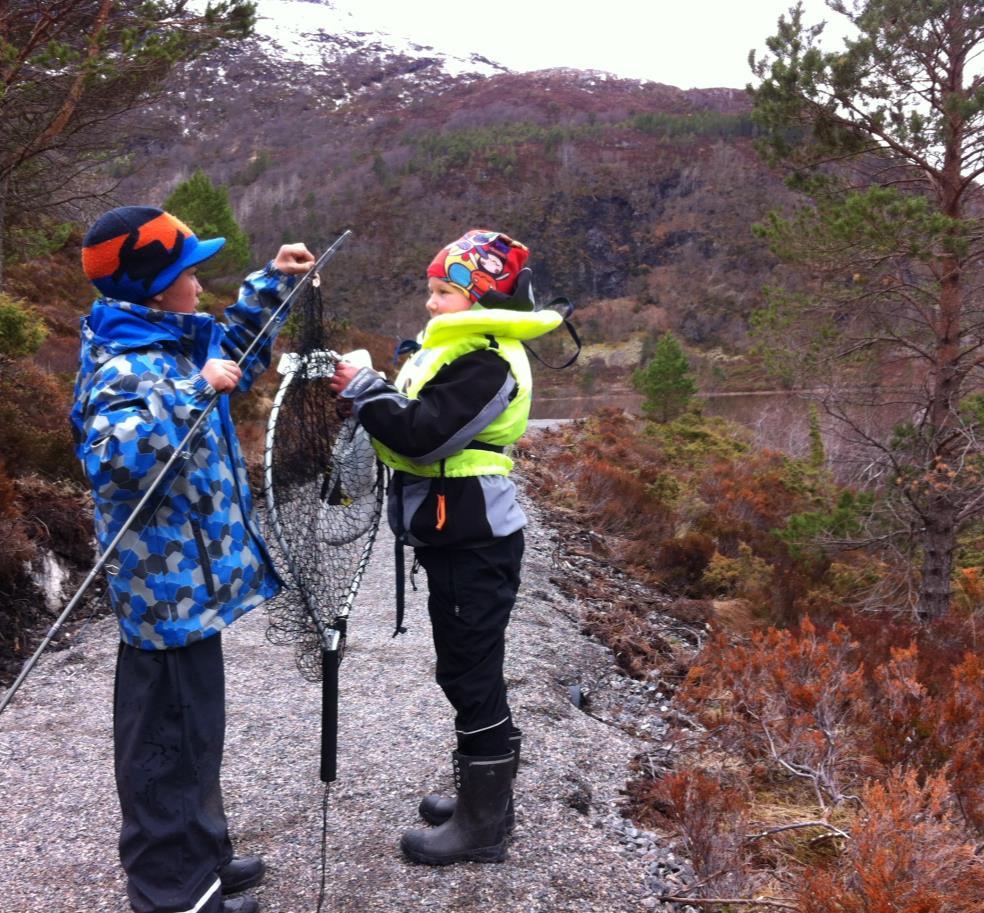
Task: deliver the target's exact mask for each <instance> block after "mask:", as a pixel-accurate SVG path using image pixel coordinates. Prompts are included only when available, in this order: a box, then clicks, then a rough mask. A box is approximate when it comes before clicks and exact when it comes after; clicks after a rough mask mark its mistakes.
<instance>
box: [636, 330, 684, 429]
mask: <svg viewBox="0 0 984 913" xmlns="http://www.w3.org/2000/svg"><path fill="white" fill-rule="evenodd" d="M632 386H633V387H635V389H636V390H638V391H639V392H640V393H642V394H643V395H644V396H645V400H644V401H643V403H642V410H643V412H645V413H646V415H648V416H649V417H650V418H652V419H653V420H654V421H657V422H669V421H672V420H673V419H675V418H676V417H677V416H679V415H681V414H682V413H684V412H685V411H686V410H687V407H688V406H689V405H690V401H691V399H692V398H693V395H694V394H695V393H696V392H697V384H696V383H694V380H693V378H692V377H691V376H690V365H689V364H688V362H687V356H686V355H684V353H683V349H682V348H681V347H680V343H679V342H677V339H676V337H675V336H674V335H673V334H672V333H664V334H663V335H662V336H661V337H660V338H659V340H658V341H657V343H656V346H655V348H654V349H653V355H652V358H651V359H650V360H649V361H648V362H647V363H646V366H645V367H643V368H638V369H637V370H636V371H635V372H633V374H632Z"/></svg>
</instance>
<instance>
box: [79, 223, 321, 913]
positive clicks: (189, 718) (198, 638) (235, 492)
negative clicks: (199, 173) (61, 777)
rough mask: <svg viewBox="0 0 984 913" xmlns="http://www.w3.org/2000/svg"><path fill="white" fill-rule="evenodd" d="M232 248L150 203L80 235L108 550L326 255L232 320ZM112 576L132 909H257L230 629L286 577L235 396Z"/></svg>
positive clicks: (303, 260)
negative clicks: (225, 658)
mask: <svg viewBox="0 0 984 913" xmlns="http://www.w3.org/2000/svg"><path fill="white" fill-rule="evenodd" d="M224 243H225V241H224V239H223V238H213V239H210V240H205V241H202V240H199V239H198V238H197V237H196V236H195V234H194V233H193V232H192V231H191V229H189V228H188V227H187V226H186V225H184V224H183V223H182V222H181V221H180V220H178V219H177V218H175V217H174V216H172V215H170V214H169V213H166V212H163V211H162V210H159V209H154V208H152V207H143V206H125V207H120V208H117V209H114V210H111V211H110V212H108V213H106V214H105V215H103V216H102V217H101V218H100V219H99V220H98V221H96V223H95V224H94V225H93V226H92V228H91V229H90V230H89V232H88V234H87V235H86V237H85V240H84V242H83V252H82V262H83V268H84V269H85V272H86V275H87V276H88V277H89V279H90V280H91V281H92V282H93V284H94V285H95V286H96V287H97V288H98V289H99V291H100V292H101V293H102V296H103V297H101V298H99V299H98V300H97V301H96V302H95V303H94V304H93V306H92V310H91V313H90V314H89V315H88V316H86V317H84V318H83V319H82V347H81V353H80V367H79V374H78V378H77V381H76V387H75V405H74V407H73V409H72V425H73V430H74V433H75V439H76V452H77V454H78V456H79V459H80V460H81V461H82V465H83V469H84V471H85V474H86V477H87V478H88V480H89V484H90V485H91V487H92V493H93V498H94V501H95V528H96V536H97V538H98V540H99V544H100V546H101V548H103V549H105V548H106V547H107V546H108V544H109V543H110V542H111V541H112V539H113V538H114V536H115V535H116V534H117V532H118V531H119V529H120V528H121V527H122V525H123V524H124V523H125V521H126V519H127V518H128V517H129V516H130V514H131V513H132V511H133V509H134V508H135V506H136V504H137V503H138V502H139V500H140V498H141V497H142V496H143V494H144V492H145V491H146V490H147V487H148V486H149V485H150V484H151V483H152V482H153V481H154V480H155V479H156V478H157V477H158V475H159V474H160V472H161V471H162V469H163V467H164V465H165V464H166V463H167V461H168V459H169V458H170V457H171V455H172V454H173V453H174V449H175V448H176V447H177V446H178V444H179V443H180V442H181V441H182V439H183V438H184V436H185V434H186V433H187V431H188V429H189V428H190V427H191V425H192V424H193V423H194V422H195V420H196V419H197V418H198V417H199V416H200V415H201V413H202V411H203V410H204V409H205V407H206V406H207V404H208V402H209V400H210V398H211V397H212V396H214V395H215V394H216V393H220V394H224V393H231V392H232V391H233V390H239V391H241V392H246V391H247V390H249V388H250V386H251V385H252V382H253V380H254V379H255V377H256V376H257V375H258V374H260V373H261V372H262V371H263V370H264V369H265V368H266V367H267V365H268V364H269V361H270V350H271V346H272V343H273V338H274V336H275V335H276V334H275V333H270V334H269V335H268V337H267V338H266V339H265V340H264V341H263V343H262V344H261V345H260V346H259V347H258V348H257V350H255V357H251V358H250V360H248V362H247V364H246V365H245V366H244V370H240V368H239V367H238V366H237V365H236V360H237V359H238V358H239V357H240V355H241V353H242V352H243V351H245V350H246V348H247V347H248V346H249V345H250V343H251V342H252V340H253V338H254V337H255V335H256V333H257V332H259V330H260V329H261V328H262V327H263V326H264V324H265V323H266V321H267V320H268V319H269V317H270V315H271V314H272V313H273V311H274V310H275V309H276V308H277V306H278V305H279V304H280V302H281V301H282V300H283V298H284V296H285V294H286V292H287V290H288V289H289V288H290V287H291V286H292V285H293V283H294V277H295V275H297V274H300V273H303V272H306V271H307V270H308V269H309V268H310V266H312V265H313V263H314V258H313V257H312V255H311V254H310V252H309V251H308V250H307V248H305V246H304V245H303V244H292V245H284V246H283V247H281V248H280V251H279V252H278V254H277V257H276V258H275V259H274V260H273V261H272V262H271V263H270V264H269V265H268V266H266V267H265V268H264V269H262V270H259V271H258V272H255V273H252V274H251V275H250V276H248V277H247V278H246V280H245V282H244V284H243V287H242V290H241V292H240V296H239V300H238V301H237V302H236V304H234V305H233V306H231V307H229V308H227V309H226V312H225V322H224V323H220V322H219V321H217V320H215V319H214V318H213V317H211V316H210V315H208V314H204V313H200V312H198V311H197V304H198V295H199V293H200V292H201V286H200V285H199V283H198V279H197V278H196V276H195V272H196V268H197V266H198V264H200V263H202V262H203V261H204V260H206V259H208V258H209V257H211V256H213V255H214V254H216V253H217V252H218V251H219V249H220V248H221V247H222V245H223V244H224ZM286 316H287V315H286V314H284V317H285V318H286ZM172 472H174V470H172ZM106 570H107V575H108V580H109V593H110V599H111V602H112V604H113V608H114V610H115V612H116V615H117V619H118V621H119V625H120V634H121V641H122V642H121V644H120V650H119V656H118V659H117V666H116V686H115V698H114V721H113V731H114V744H115V766H116V782H117V790H118V792H119V797H120V808H121V812H122V819H123V820H122V827H121V832H120V859H121V861H122V863H123V868H124V869H125V871H126V873H127V881H128V884H127V890H128V894H129V897H130V903H131V904H132V906H133V909H134V911H136V913H185V911H187V913H255V911H256V910H257V909H258V906H257V904H256V901H255V900H253V899H252V898H250V897H246V896H239V897H235V898H230V897H229V895H232V894H237V893H239V892H241V891H243V890H245V889H246V888H247V887H251V886H253V885H255V884H258V883H259V881H260V879H261V878H262V877H263V862H262V860H261V859H260V858H259V857H256V856H253V857H243V858H234V857H233V851H232V845H231V843H230V841H229V834H228V829H227V825H226V819H225V814H224V812H223V809H222V795H221V792H220V788H219V768H220V765H221V760H222V749H223V739H224V730H225V697H224V677H223V665H222V648H221V637H220V636H219V635H220V633H221V631H222V629H223V628H225V627H226V626H227V625H229V624H231V623H232V622H233V621H234V620H235V619H237V618H239V617H240V616H241V615H243V614H245V613H246V612H248V611H249V610H250V609H252V608H255V607H256V606H257V605H259V604H260V603H261V602H263V601H264V600H266V599H268V598H270V597H271V596H274V595H275V594H276V593H277V592H278V590H279V588H280V581H279V579H278V577H277V575H276V572H275V571H274V569H273V565H272V563H271V561H270V556H269V554H268V553H267V549H266V545H265V544H264V542H263V539H262V537H261V535H260V533H259V530H258V529H257V527H256V524H255V521H254V519H253V510H252V502H251V498H250V493H249V487H248V484H247V478H246V465H245V462H244V461H243V457H242V454H241V452H240V449H239V442H238V440H237V438H236V432H235V428H234V427H233V424H232V419H231V417H230V414H229V401H228V397H227V396H222V397H221V398H220V400H219V403H218V405H217V407H216V408H215V409H213V410H212V411H211V413H210V414H209V416H208V418H207V419H206V422H205V424H204V426H203V428H202V430H201V433H200V435H199V437H198V440H197V442H194V443H193V444H192V447H191V454H190V458H189V459H188V460H187V462H186V464H185V466H184V468H183V471H181V472H180V473H177V472H174V475H173V478H170V479H165V480H164V481H163V483H162V485H161V486H160V488H159V489H158V496H156V497H154V498H152V499H151V502H150V504H149V505H148V506H147V507H146V508H145V509H144V511H143V512H142V515H141V516H139V517H137V519H136V522H135V523H134V524H133V526H132V527H131V528H130V530H129V531H128V532H127V534H126V535H125V536H124V538H123V539H122V541H121V542H120V544H119V545H118V546H117V550H116V553H115V554H114V555H112V556H110V560H109V563H108V564H107V566H106Z"/></svg>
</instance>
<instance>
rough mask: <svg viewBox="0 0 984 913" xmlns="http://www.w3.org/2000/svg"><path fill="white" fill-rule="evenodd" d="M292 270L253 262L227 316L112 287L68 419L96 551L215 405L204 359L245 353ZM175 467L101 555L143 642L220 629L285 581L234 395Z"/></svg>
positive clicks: (138, 643) (137, 642) (86, 341)
mask: <svg viewBox="0 0 984 913" xmlns="http://www.w3.org/2000/svg"><path fill="white" fill-rule="evenodd" d="M293 282H294V277H292V276H286V275H285V274H283V273H281V272H280V271H279V270H275V269H273V267H272V265H268V266H267V267H266V268H265V269H263V270H260V271H258V272H255V273H253V274H251V275H250V276H248V277H247V278H246V280H245V282H244V284H243V287H242V290H241V291H240V296H239V300H238V301H237V302H236V304H234V305H233V306H232V307H229V308H227V309H226V311H225V321H226V322H225V323H220V322H219V321H217V320H215V318H213V317H211V316H210V315H208V314H200V313H195V314H176V313H171V312H166V311H158V310H155V309H153V308H148V307H144V306H142V305H139V304H132V303H129V302H125V301H114V300H110V299H106V298H101V299H98V300H97V301H96V302H95V303H94V304H93V306H92V311H91V313H90V314H89V315H88V316H86V317H83V318H82V347H81V352H80V355H79V360H80V364H79V373H78V377H77V379H76V384H75V404H74V406H73V409H72V427H73V432H74V434H75V441H76V453H77V455H78V457H79V459H80V460H81V461H82V466H83V469H84V471H85V474H86V477H87V478H88V480H89V484H90V485H91V487H92V493H93V498H94V500H95V528H96V537H97V538H98V540H99V545H100V548H101V549H103V550H105V549H106V547H107V546H108V545H109V543H110V542H111V541H112V539H113V537H114V536H115V535H116V534H117V533H118V532H119V530H120V528H121V527H122V526H123V523H124V522H125V521H126V519H127V517H129V516H130V514H131V512H132V511H133V509H134V507H135V506H136V505H137V503H138V502H139V500H140V498H141V497H142V496H143V494H144V492H145V491H146V490H147V487H148V486H149V485H150V484H151V483H152V482H153V480H154V479H155V478H157V476H158V475H159V474H160V472H161V471H162V469H163V467H164V465H165V464H166V462H167V461H168V459H169V458H170V457H171V455H172V453H173V452H174V449H175V448H176V447H177V445H178V444H179V443H180V442H181V440H182V438H183V437H184V436H185V434H186V433H187V431H188V429H189V428H190V427H191V425H192V424H193V423H194V421H195V420H196V419H197V418H198V417H199V416H200V415H201V413H202V411H203V410H204V409H205V407H206V405H207V404H208V401H209V399H210V396H211V394H212V392H213V391H212V388H211V386H210V385H209V384H208V383H207V381H205V379H204V378H203V377H202V376H201V373H200V369H201V368H202V367H203V366H204V364H205V362H206V361H207V360H208V359H209V358H232V359H238V358H239V356H240V355H241V354H242V352H243V351H245V349H246V348H247V346H248V345H249V344H250V342H251V341H252V340H253V338H254V336H255V334H256V333H257V332H258V331H259V330H260V328H261V327H262V326H263V325H264V324H265V323H266V321H267V320H268V319H269V317H270V315H271V314H272V313H273V311H274V310H275V309H276V307H277V306H278V305H279V303H280V302H281V300H282V299H283V296H284V294H285V293H286V291H287V289H288V288H290V286H291V285H293ZM284 316H285V317H286V315H284ZM278 328H279V327H278ZM275 335H276V333H271V334H270V335H269V337H268V338H267V340H266V341H265V342H264V343H263V344H262V345H261V346H260V347H258V348H257V350H254V353H253V354H255V356H256V357H255V358H253V357H252V355H251V359H250V361H249V363H248V365H247V366H244V370H243V376H242V380H241V381H240V383H239V390H240V391H243V392H245V391H247V390H248V389H249V388H250V386H251V385H252V383H253V379H254V378H255V377H256V376H257V375H259V374H260V373H262V372H263V370H265V369H266V367H267V366H268V365H269V362H270V350H271V346H272V343H273V337H274V336H275ZM179 468H180V471H176V470H177V469H179ZM170 474H172V475H173V478H171V479H165V480H164V481H163V483H162V485H161V487H160V488H159V489H158V492H159V494H158V495H155V496H154V497H153V498H152V499H151V501H150V502H149V503H148V504H147V505H146V507H145V508H144V509H143V510H142V511H141V514H142V516H140V517H138V518H137V519H136V522H135V523H134V524H133V526H132V527H131V528H130V530H129V531H128V532H127V533H126V535H125V536H124V537H123V539H122V540H121V541H120V544H119V545H118V546H117V550H116V554H114V555H111V556H110V558H109V561H108V563H107V566H106V568H107V575H108V579H109V593H110V599H111V602H112V604H113V608H114V610H115V611H116V615H117V618H118V620H119V623H120V632H121V636H122V638H123V640H124V642H126V643H128V644H130V645H132V646H134V647H140V648H142V649H145V650H168V649H171V648H174V647H183V646H186V645H187V644H190V643H194V642H195V641H197V640H200V639H202V638H204V637H209V636H211V635H213V634H217V633H218V632H219V631H221V630H222V629H223V628H224V627H225V626H226V625H228V624H231V623H232V622H233V621H234V620H235V619H237V618H239V617H240V616H241V615H243V614H245V613H246V612H248V611H249V610H250V609H252V608H254V607H255V606H257V605H259V604H260V603H261V602H263V601H264V600H266V599H268V598H270V597H271V596H274V595H276V593H277V592H278V591H279V589H280V580H279V578H278V577H277V574H276V571H275V570H274V568H273V564H272V562H271V560H270V556H269V554H268V552H267V548H266V545H265V543H264V542H263V539H262V537H261V535H260V532H259V530H258V529H257V527H256V524H255V521H254V519H253V506H252V499H251V497H250V492H249V487H248V484H247V478H246V464H245V461H244V460H243V456H242V453H241V452H240V448H239V441H238V439H237V438H236V431H235V428H234V427H233V424H232V419H231V417H230V414H229V397H228V396H222V397H220V399H219V403H218V405H217V406H216V408H214V409H213V410H212V411H211V412H210V413H209V415H208V417H207V419H206V420H205V424H204V425H203V427H202V429H201V432H200V434H199V435H198V442H197V444H196V445H194V446H193V450H192V453H191V456H190V458H189V459H188V460H187V462H185V461H184V460H181V459H179V460H178V461H177V462H176V463H175V467H172V469H171V471H170Z"/></svg>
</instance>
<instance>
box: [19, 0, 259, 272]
mask: <svg viewBox="0 0 984 913" xmlns="http://www.w3.org/2000/svg"><path fill="white" fill-rule="evenodd" d="M198 6H199V8H198V9H195V10H192V9H189V4H188V3H187V0H59V2H57V3H51V2H44V3H0V123H2V124H3V129H2V130H0V287H2V284H3V264H4V242H5V241H6V240H9V231H10V228H11V227H12V226H13V227H17V228H21V229H36V228H37V227H38V221H39V220H41V221H44V220H54V221H55V222H60V221H65V220H78V219H80V218H87V217H88V216H90V215H91V212H89V211H88V209H89V208H91V206H92V202H93V201H94V200H97V199H100V198H101V197H102V196H103V195H105V194H106V193H107V192H108V191H109V190H110V189H111V180H110V179H109V178H108V176H107V175H106V174H105V172H104V171H103V167H102V166H103V163H104V162H105V161H106V158H107V156H108V155H111V154H112V153H114V152H118V151H120V150H121V149H122V148H123V146H124V145H125V142H126V138H127V131H128V130H130V129H132V128H133V126H134V124H138V123H140V121H141V117H146V111H145V110H144V111H141V110H140V109H142V108H145V106H146V104H147V102H148V101H150V100H151V99H152V98H153V97H154V94H155V93H159V92H160V91H161V90H162V89H161V87H162V86H163V85H164V83H165V81H166V79H167V77H168V75H169V73H170V72H171V71H172V69H173V68H174V67H175V66H177V65H178V64H180V63H182V62H184V61H188V60H192V59H194V58H195V57H198V56H200V55H201V54H204V53H205V52H207V51H209V50H211V49H212V48H214V47H215V46H216V45H218V44H220V43H222V42H225V41H228V40H235V39H239V38H243V37H246V36H248V35H249V34H250V33H251V32H252V29H253V23H254V20H255V12H256V8H255V4H254V3H252V2H250V0H216V2H212V3H209V4H208V5H207V7H206V6H205V4H199V5H198ZM87 202H88V204H89V206H88V207H87V206H86V203H87Z"/></svg>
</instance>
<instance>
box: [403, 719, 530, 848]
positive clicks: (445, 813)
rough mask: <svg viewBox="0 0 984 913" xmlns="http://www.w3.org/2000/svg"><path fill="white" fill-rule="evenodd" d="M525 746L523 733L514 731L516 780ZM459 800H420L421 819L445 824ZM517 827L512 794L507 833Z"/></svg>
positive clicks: (436, 797)
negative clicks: (520, 756)
mask: <svg viewBox="0 0 984 913" xmlns="http://www.w3.org/2000/svg"><path fill="white" fill-rule="evenodd" d="M522 746H523V733H522V732H521V731H520V730H519V729H514V730H513V731H512V733H510V735H509V747H510V748H511V749H512V751H513V754H514V755H515V756H516V759H515V760H514V761H513V770H512V778H513V779H514V780H515V779H516V774H517V772H518V771H519V752H520V749H521V748H522ZM456 801H457V800H456V799H455V798H454V796H440V795H438V794H437V793H431V794H430V795H428V796H424V798H423V799H421V800H420V806H419V807H418V809H417V811H418V812H420V817H421V818H423V819H424V821H426V822H427V823H428V824H444V822H445V821H447V820H448V818H450V817H451V816H452V815H453V814H454V804H455V802H456ZM515 826H516V809H515V808H514V807H513V800H512V793H510V795H509V808H507V809H506V833H507V834H511V833H512V832H513V828H514V827H515Z"/></svg>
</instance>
